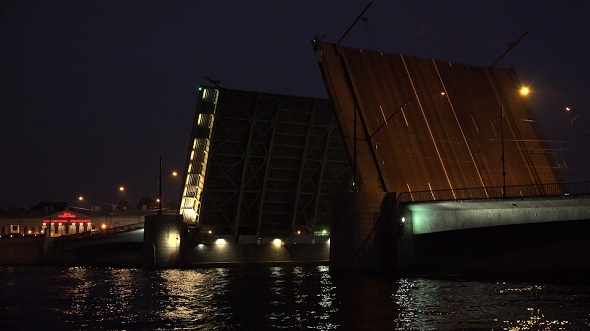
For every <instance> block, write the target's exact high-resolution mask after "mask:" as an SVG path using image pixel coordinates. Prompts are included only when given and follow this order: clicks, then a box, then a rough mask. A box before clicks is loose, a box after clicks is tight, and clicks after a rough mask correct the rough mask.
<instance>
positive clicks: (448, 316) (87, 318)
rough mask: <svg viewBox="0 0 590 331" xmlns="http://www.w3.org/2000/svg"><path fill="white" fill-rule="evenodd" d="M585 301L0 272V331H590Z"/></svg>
mask: <svg viewBox="0 0 590 331" xmlns="http://www.w3.org/2000/svg"><path fill="white" fill-rule="evenodd" d="M589 302H590V287H589V286H588V285H580V284H578V285H550V284H539V283H535V284H527V283H502V282H477V281H465V280H461V281H458V280H433V279H426V278H401V279H391V278H387V277H377V276H359V275H345V276H342V275H338V276H334V275H332V274H331V273H330V270H329V268H328V267H327V266H274V267H265V266H253V267H239V268H238V267H236V268H210V269H194V270H178V269H173V270H161V271H146V270H142V269H117V268H86V267H71V268H55V267H2V266H0V330H9V329H40V328H46V329H130V330H137V329H160V330H168V329H197V330H275V329H284V330H300V329H312V330H332V329H339V330H510V331H521V330H590V325H589V323H590V316H589V314H590V308H589V307H590V305H589ZM48 323H50V324H48Z"/></svg>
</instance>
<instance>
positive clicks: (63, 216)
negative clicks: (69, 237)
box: [57, 211, 76, 218]
mask: <svg viewBox="0 0 590 331" xmlns="http://www.w3.org/2000/svg"><path fill="white" fill-rule="evenodd" d="M57 217H59V218H76V214H73V213H70V212H69V211H66V212H64V213H63V214H58V215H57Z"/></svg>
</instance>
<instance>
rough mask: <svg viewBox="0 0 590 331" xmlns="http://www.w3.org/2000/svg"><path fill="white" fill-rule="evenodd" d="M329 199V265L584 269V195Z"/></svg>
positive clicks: (415, 270)
mask: <svg viewBox="0 0 590 331" xmlns="http://www.w3.org/2000/svg"><path fill="white" fill-rule="evenodd" d="M391 195H392V194H387V195H386V194H385V193H366V192H363V193H350V194H346V195H341V196H338V197H337V198H336V199H335V206H334V208H335V218H334V222H335V224H333V231H332V243H331V257H330V264H331V266H332V267H334V269H335V270H345V271H350V270H359V271H374V270H391V271H394V272H399V273H411V274H425V273H426V274H440V275H451V274H457V273H463V274H465V273H470V272H484V273H489V272H494V273H530V274H533V275H538V276H542V275H557V276H559V277H561V275H562V274H563V273H568V274H580V273H582V274H590V259H588V256H590V197H589V196H587V195H586V196H577V197H574V196H561V197H543V198H540V197H536V198H533V197H531V198H512V199H489V200H465V201H445V202H439V201H431V202H409V203H401V204H396V202H395V199H394V201H393V203H392V201H391Z"/></svg>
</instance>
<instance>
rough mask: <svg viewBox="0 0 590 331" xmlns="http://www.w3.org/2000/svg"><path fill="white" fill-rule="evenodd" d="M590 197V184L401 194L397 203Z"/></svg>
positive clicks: (499, 187) (519, 186) (552, 184)
mask: <svg viewBox="0 0 590 331" xmlns="http://www.w3.org/2000/svg"><path fill="white" fill-rule="evenodd" d="M564 195H590V182H569V183H551V184H531V185H511V186H506V192H504V187H502V186H492V187H474V188H461V189H447V190H431V191H416V192H401V193H400V194H399V195H398V198H397V202H398V203H400V202H420V201H447V200H476V199H503V198H528V197H551V196H564Z"/></svg>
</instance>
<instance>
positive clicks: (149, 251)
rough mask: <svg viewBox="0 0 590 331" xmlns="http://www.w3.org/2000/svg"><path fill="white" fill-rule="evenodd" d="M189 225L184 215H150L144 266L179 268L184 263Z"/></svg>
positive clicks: (146, 232) (144, 249) (147, 221)
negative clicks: (184, 220)
mask: <svg viewBox="0 0 590 331" xmlns="http://www.w3.org/2000/svg"><path fill="white" fill-rule="evenodd" d="M186 233H187V226H186V224H185V223H184V222H183V221H182V215H148V216H146V217H145V228H144V236H143V267H144V268H178V267H180V266H182V265H183V264H184V260H185V255H186V254H185V252H186V250H185V249H184V245H185V244H186V240H185V239H186Z"/></svg>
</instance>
